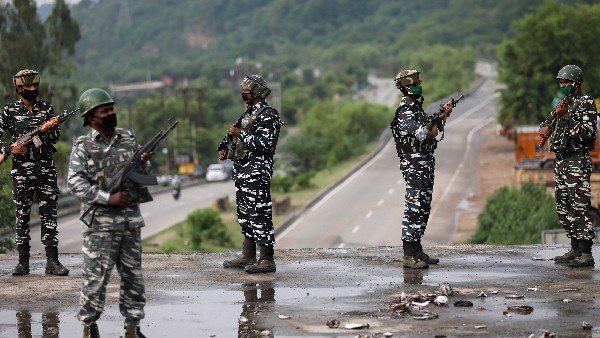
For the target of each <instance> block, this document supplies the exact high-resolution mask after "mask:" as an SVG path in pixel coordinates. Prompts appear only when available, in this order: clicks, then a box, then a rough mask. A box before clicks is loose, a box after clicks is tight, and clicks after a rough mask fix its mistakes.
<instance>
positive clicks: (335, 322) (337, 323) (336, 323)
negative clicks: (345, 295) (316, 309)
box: [326, 319, 340, 329]
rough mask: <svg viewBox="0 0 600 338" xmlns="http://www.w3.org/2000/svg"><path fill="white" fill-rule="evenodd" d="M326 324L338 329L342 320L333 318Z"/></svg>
mask: <svg viewBox="0 0 600 338" xmlns="http://www.w3.org/2000/svg"><path fill="white" fill-rule="evenodd" d="M326 325H327V326H328V327H329V328H330V329H337V328H338V327H340V321H339V320H337V319H331V320H328V321H327V323H326Z"/></svg>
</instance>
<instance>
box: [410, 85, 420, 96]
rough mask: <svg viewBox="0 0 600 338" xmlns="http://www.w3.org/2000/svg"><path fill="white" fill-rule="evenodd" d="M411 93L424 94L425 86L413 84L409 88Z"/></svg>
mask: <svg viewBox="0 0 600 338" xmlns="http://www.w3.org/2000/svg"><path fill="white" fill-rule="evenodd" d="M408 94H409V95H423V86H421V85H419V86H412V87H409V88H408Z"/></svg>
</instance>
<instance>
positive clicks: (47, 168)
mask: <svg viewBox="0 0 600 338" xmlns="http://www.w3.org/2000/svg"><path fill="white" fill-rule="evenodd" d="M13 84H14V85H15V88H16V91H17V94H19V96H20V99H19V100H18V101H16V102H13V103H9V104H7V105H6V106H4V108H3V109H2V113H1V114H0V137H2V134H3V132H4V130H8V131H9V132H10V134H11V135H12V139H13V142H15V141H16V140H17V138H18V137H19V136H20V135H22V134H25V133H28V132H31V131H33V130H35V129H36V128H39V127H40V126H41V128H42V133H40V134H39V135H38V136H36V137H35V138H34V139H33V142H32V143H29V144H23V145H16V144H15V143H13V144H12V146H4V147H2V148H0V163H2V162H3V161H4V160H5V159H6V156H8V155H10V154H12V155H13V160H12V170H11V176H12V181H13V191H12V192H13V200H14V202H15V209H16V214H17V217H16V224H15V243H16V244H17V249H18V251H19V263H18V264H17V266H16V267H15V269H14V271H13V275H27V274H29V251H30V249H31V246H30V245H29V241H30V240H31V237H30V236H29V220H30V213H31V204H32V203H33V195H34V193H35V194H36V195H37V200H38V205H39V215H40V221H41V224H40V227H41V234H42V243H43V245H44V247H45V250H46V257H47V261H46V269H45V270H46V271H45V272H46V274H51V275H58V276H66V275H68V274H69V270H68V269H67V268H65V267H64V266H63V265H62V264H61V263H60V262H59V261H58V238H57V235H58V229H57V224H56V201H57V200H58V194H59V191H58V185H57V182H56V166H55V165H54V159H53V158H52V156H53V155H54V153H55V152H56V148H54V146H53V144H54V143H56V142H58V139H59V137H60V131H59V123H58V118H57V117H56V116H55V114H54V109H53V108H52V105H50V103H48V102H46V101H42V100H38V99H37V96H38V94H39V92H38V87H39V84H40V74H39V73H38V72H37V71H35V70H29V69H24V70H21V71H19V72H18V73H17V74H15V75H14V76H13Z"/></svg>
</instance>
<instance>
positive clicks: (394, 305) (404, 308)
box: [388, 302, 410, 313]
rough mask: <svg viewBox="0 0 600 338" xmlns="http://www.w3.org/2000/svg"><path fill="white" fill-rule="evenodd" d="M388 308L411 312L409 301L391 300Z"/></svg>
mask: <svg viewBox="0 0 600 338" xmlns="http://www.w3.org/2000/svg"><path fill="white" fill-rule="evenodd" d="M388 308H389V309H390V311H392V312H394V311H397V312H400V313H406V312H409V311H410V310H409V308H408V302H401V303H393V302H390V303H389V304H388Z"/></svg>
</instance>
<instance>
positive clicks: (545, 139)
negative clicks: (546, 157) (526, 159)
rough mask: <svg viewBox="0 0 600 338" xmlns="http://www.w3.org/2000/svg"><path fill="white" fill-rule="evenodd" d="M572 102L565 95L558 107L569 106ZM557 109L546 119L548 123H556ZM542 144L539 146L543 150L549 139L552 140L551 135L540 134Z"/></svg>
mask: <svg viewBox="0 0 600 338" xmlns="http://www.w3.org/2000/svg"><path fill="white" fill-rule="evenodd" d="M570 103H571V102H570V97H569V96H567V95H565V96H563V98H562V99H560V102H559V103H558V104H557V105H556V107H558V106H559V105H561V104H566V105H569V104H570ZM556 107H554V109H553V110H552V111H551V112H550V114H549V115H548V117H547V118H546V121H550V122H552V121H554V120H555V119H556ZM540 138H541V140H540V143H539V144H538V146H539V147H540V149H541V148H543V147H544V145H545V144H546V142H547V141H548V138H550V134H548V135H546V134H542V133H540Z"/></svg>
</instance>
